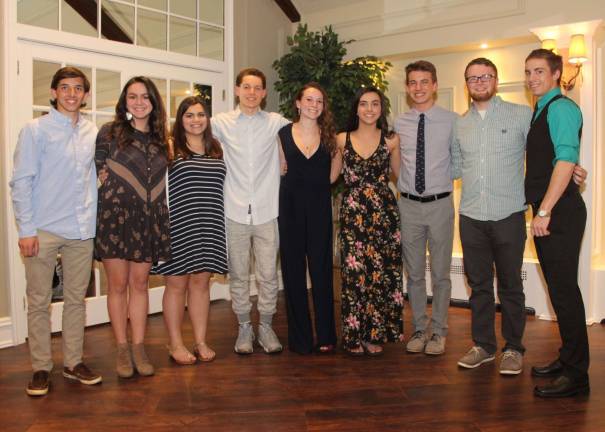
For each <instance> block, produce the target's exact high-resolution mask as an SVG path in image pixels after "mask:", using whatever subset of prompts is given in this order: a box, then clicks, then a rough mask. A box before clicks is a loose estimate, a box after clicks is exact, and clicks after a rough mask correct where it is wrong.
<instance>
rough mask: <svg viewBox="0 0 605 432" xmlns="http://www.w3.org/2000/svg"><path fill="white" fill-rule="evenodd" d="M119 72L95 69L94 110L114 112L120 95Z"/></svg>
mask: <svg viewBox="0 0 605 432" xmlns="http://www.w3.org/2000/svg"><path fill="white" fill-rule="evenodd" d="M120 90H121V89H120V73H119V72H112V71H106V70H101V69H97V85H96V86H95V91H96V92H97V106H96V107H95V110H96V111H105V112H108V113H114V112H115V108H116V103H117V102H118V98H119V97H120Z"/></svg>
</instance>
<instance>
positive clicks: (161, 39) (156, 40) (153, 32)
mask: <svg viewBox="0 0 605 432" xmlns="http://www.w3.org/2000/svg"><path fill="white" fill-rule="evenodd" d="M137 14H138V18H139V19H138V21H137V45H141V46H146V47H150V48H159V49H163V50H165V49H166V15H165V14H161V13H156V12H150V11H147V10H144V9H138V12H137Z"/></svg>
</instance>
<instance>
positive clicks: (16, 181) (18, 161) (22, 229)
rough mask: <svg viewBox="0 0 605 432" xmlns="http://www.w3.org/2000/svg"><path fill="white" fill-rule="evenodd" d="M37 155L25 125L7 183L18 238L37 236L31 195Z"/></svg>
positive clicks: (35, 174) (28, 127)
mask: <svg viewBox="0 0 605 432" xmlns="http://www.w3.org/2000/svg"><path fill="white" fill-rule="evenodd" d="M39 153H40V149H39V148H37V147H36V140H35V138H34V132H33V129H32V128H31V126H30V125H27V126H25V127H24V128H23V129H22V130H21V133H20V134H19V141H18V142H17V148H16V149H15V154H14V157H13V175H12V178H11V181H10V183H9V185H10V188H11V198H12V200H13V208H14V211H15V219H16V220H17V226H18V229H19V237H20V238H22V237H32V236H35V235H37V227H36V225H35V223H34V208H33V200H32V195H33V184H34V181H35V180H36V177H37V176H38V165H39V158H40V154H39Z"/></svg>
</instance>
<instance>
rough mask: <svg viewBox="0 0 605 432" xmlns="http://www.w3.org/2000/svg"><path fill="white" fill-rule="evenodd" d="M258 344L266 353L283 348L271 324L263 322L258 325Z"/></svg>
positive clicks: (279, 350) (275, 351)
mask: <svg viewBox="0 0 605 432" xmlns="http://www.w3.org/2000/svg"><path fill="white" fill-rule="evenodd" d="M258 344H259V345H260V346H261V347H263V349H264V350H265V352H266V353H267V354H273V353H278V352H281V351H282V349H283V347H282V346H281V343H279V339H278V338H277V335H276V334H275V332H274V331H273V329H272V328H271V326H270V325H267V324H263V323H261V324H260V325H259V326H258Z"/></svg>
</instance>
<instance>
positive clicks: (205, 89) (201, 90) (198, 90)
mask: <svg viewBox="0 0 605 432" xmlns="http://www.w3.org/2000/svg"><path fill="white" fill-rule="evenodd" d="M193 94H195V95H196V96H201V97H202V98H203V99H204V102H206V106H207V107H208V117H212V86H209V85H206V84H197V83H194V84H193Z"/></svg>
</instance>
